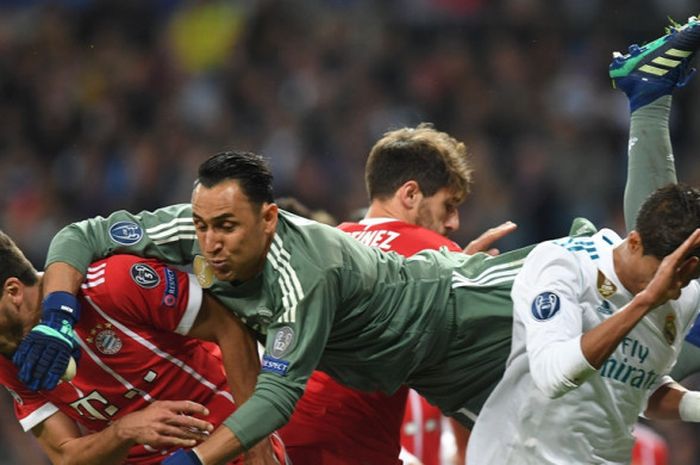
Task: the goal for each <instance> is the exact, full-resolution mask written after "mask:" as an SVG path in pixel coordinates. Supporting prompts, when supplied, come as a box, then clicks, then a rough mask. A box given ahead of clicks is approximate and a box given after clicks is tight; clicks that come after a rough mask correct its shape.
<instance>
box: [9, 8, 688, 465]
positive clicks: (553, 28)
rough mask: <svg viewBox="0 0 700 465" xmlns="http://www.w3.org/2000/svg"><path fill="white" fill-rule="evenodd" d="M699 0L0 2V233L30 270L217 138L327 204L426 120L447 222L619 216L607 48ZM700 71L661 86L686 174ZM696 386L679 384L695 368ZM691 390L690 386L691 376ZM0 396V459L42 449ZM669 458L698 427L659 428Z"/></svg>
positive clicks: (182, 185)
mask: <svg viewBox="0 0 700 465" xmlns="http://www.w3.org/2000/svg"><path fill="white" fill-rule="evenodd" d="M699 12H700V5H698V4H697V2H696V1H695V0H615V1H605V0H547V1H538V0H287V1H272V0H269V1H262V0H261V1H255V0H246V1H243V0H241V1H214V0H211V1H206V0H202V1H184V0H105V1H97V0H64V1H39V0H0V228H2V229H3V230H5V231H6V232H8V233H9V234H10V235H11V236H12V237H14V238H15V239H16V240H17V241H18V242H19V244H20V246H21V247H22V248H23V249H24V250H25V252H27V254H28V256H29V257H30V259H31V260H32V261H33V262H34V263H35V264H36V265H37V267H39V268H41V266H42V263H43V259H44V256H45V251H46V248H47V246H48V243H49V241H50V239H51V237H52V235H53V234H54V233H55V232H56V231H57V230H58V229H59V228H60V227H62V226H63V225H65V224H66V223H68V222H71V221H74V220H78V219H82V218H85V217H89V216H94V215H104V214H107V213H109V212H111V211H112V210H115V209H122V208H123V209H128V210H132V211H138V210H142V209H152V208H156V207H158V206H162V205H166V204H170V203H175V202H186V201H188V200H189V194H190V191H191V187H192V181H193V179H194V177H195V174H196V167H197V166H198V164H199V163H200V162H201V161H203V160H204V159H205V158H206V157H207V156H209V155H211V154H213V153H216V152H218V151H221V150H225V149H245V150H251V151H254V152H258V153H261V154H263V155H265V156H266V157H267V158H268V159H269V160H270V162H271V164H272V167H273V172H274V174H275V176H276V179H275V189H276V193H277V195H278V196H280V197H281V196H294V197H296V198H297V199H299V200H301V201H302V202H303V203H305V204H307V205H308V206H310V207H312V208H321V209H325V210H327V211H328V212H330V213H331V214H332V215H334V216H335V217H336V218H338V219H340V220H343V219H347V218H349V217H351V216H353V215H355V214H356V212H357V210H358V209H360V208H361V207H363V206H365V205H366V204H367V198H366V195H365V191H364V181H363V169H364V161H365V158H366V155H367V153H368V150H369V148H370V147H371V146H372V144H373V143H374V142H375V141H376V140H377V139H378V138H379V137H380V136H381V134H382V133H383V132H385V131H387V130H390V129H395V128H398V127H402V126H406V125H416V124H418V123H420V122H423V121H428V122H432V123H434V125H435V126H436V127H437V128H438V129H440V130H444V131H447V132H449V133H451V134H452V135H454V136H455V137H457V138H459V139H461V140H463V141H465V142H466V143H467V145H468V146H469V148H470V152H471V154H472V156H473V162H474V165H475V167H476V183H475V185H474V188H473V194H472V195H471V197H470V198H469V199H468V200H467V202H466V204H465V206H464V207H463V208H462V226H461V230H460V232H459V233H458V234H456V235H455V236H454V237H453V238H454V239H455V240H457V241H458V242H460V243H463V244H466V242H468V241H469V240H470V239H471V238H473V237H475V236H476V235H478V233H480V232H481V231H483V230H485V229H486V228H488V227H491V226H493V225H495V224H497V223H500V222H502V221H505V220H507V219H510V220H513V221H515V222H517V223H518V224H519V225H520V228H519V230H518V232H517V233H516V234H514V235H513V236H512V237H510V238H508V239H507V240H504V241H503V243H502V244H500V246H501V249H502V250H503V249H508V248H512V247H516V246H520V245H523V244H526V243H530V242H534V241H539V240H543V239H548V238H552V237H556V236H561V235H565V234H566V232H567V231H568V226H569V224H570V221H571V219H572V218H573V217H574V216H585V217H588V218H590V219H591V220H593V221H594V222H595V223H596V224H605V225H608V226H612V227H614V228H616V229H617V230H618V231H620V232H624V225H623V222H622V210H621V205H622V192H623V188H624V179H625V169H626V145H627V142H626V141H627V129H628V109H627V103H626V99H625V98H624V96H623V95H621V94H620V93H619V92H617V91H615V90H613V89H612V88H611V86H610V81H609V79H608V76H607V66H608V64H609V62H610V57H611V52H612V51H613V50H625V49H626V47H627V45H629V44H631V43H634V42H637V43H643V42H645V41H649V40H651V39H654V38H656V37H658V36H659V35H661V34H662V33H663V28H664V26H665V25H666V24H667V22H668V20H667V17H672V18H674V19H676V20H678V21H680V22H684V21H685V19H686V18H687V16H689V15H692V14H696V13H699ZM699 89H700V81H699V80H697V79H696V80H695V81H693V82H691V85H689V86H688V88H686V89H683V90H681V91H679V92H677V93H676V97H675V100H674V113H673V121H672V126H673V131H672V134H673V140H674V148H675V150H674V151H675V155H676V158H677V164H678V167H679V177H680V179H681V180H683V181H686V182H689V183H691V184H695V185H699V184H700V157H698V156H697V154H698V146H699V144H698V142H700V90H699ZM690 382H691V383H693V380H690ZM696 384H697V383H696ZM5 394H6V393H4V392H3V393H2V394H0V415H1V416H2V420H3V421H2V422H0V464H3V465H5V464H8V465H9V464H17V465H39V464H42V463H45V462H44V459H42V458H40V457H41V454H40V453H39V454H38V453H37V451H36V448H35V447H34V446H26V441H25V437H26V436H27V435H24V434H23V433H21V432H19V429H18V425H17V424H16V421H15V420H14V416H13V414H12V408H11V403H10V401H9V396H6V395H5ZM654 427H655V428H656V429H657V431H660V432H661V433H662V434H663V435H664V436H666V437H667V438H668V439H669V441H670V443H671V446H672V454H673V455H672V464H673V465H695V464H699V463H700V446H699V445H698V444H700V440H699V439H700V430H699V429H698V428H697V427H695V426H692V425H685V426H679V425H678V424H675V423H660V424H654Z"/></svg>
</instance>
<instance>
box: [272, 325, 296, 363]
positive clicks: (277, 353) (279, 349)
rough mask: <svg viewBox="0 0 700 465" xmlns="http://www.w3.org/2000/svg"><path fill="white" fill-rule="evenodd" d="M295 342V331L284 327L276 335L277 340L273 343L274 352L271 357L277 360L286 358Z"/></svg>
mask: <svg viewBox="0 0 700 465" xmlns="http://www.w3.org/2000/svg"><path fill="white" fill-rule="evenodd" d="M293 340H294V330H293V329H292V328H290V327H289V326H284V327H282V328H280V329H278V330H277V332H276V333H275V340H274V342H273V343H272V350H271V351H270V355H272V356H273V357H275V358H280V357H282V356H284V354H286V353H287V351H288V350H289V347H290V346H291V345H292V341H293Z"/></svg>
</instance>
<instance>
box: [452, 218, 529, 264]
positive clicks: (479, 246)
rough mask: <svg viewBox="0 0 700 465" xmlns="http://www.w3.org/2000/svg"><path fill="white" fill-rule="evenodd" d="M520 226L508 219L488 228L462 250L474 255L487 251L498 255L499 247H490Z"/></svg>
mask: <svg viewBox="0 0 700 465" xmlns="http://www.w3.org/2000/svg"><path fill="white" fill-rule="evenodd" d="M517 228H518V225H516V224H515V223H513V222H512V221H506V222H505V223H503V224H500V225H498V226H496V227H494V228H491V229H488V230H487V231H486V232H484V233H482V234H481V236H479V237H477V238H476V239H474V240H473V241H471V242H470V243H469V245H467V246H466V247H465V248H464V250H463V251H462V252H464V253H465V254H467V255H474V254H475V253H477V252H485V253H487V254H489V255H493V256H495V255H498V254H499V253H501V252H500V251H499V250H498V249H497V248H495V247H493V248H489V247H491V244H493V243H494V242H496V241H498V240H499V239H502V238H504V237H505V236H507V235H508V234H510V233H512V232H513V231H515V230H516V229H517Z"/></svg>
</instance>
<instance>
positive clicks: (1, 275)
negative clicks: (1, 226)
mask: <svg viewBox="0 0 700 465" xmlns="http://www.w3.org/2000/svg"><path fill="white" fill-rule="evenodd" d="M8 278H17V279H19V280H20V281H22V283H23V284H25V285H27V286H33V285H35V284H36V283H37V282H38V281H39V276H38V275H37V272H36V269H34V266H32V264H31V262H30V261H29V260H27V257H25V256H24V254H23V253H22V251H21V250H20V249H19V247H17V244H15V242H14V241H13V240H12V239H11V238H10V236H8V235H7V234H5V233H4V232H3V231H0V283H2V284H3V285H4V283H5V281H7V279H8ZM2 292H4V290H3V291H1V292H0V295H2Z"/></svg>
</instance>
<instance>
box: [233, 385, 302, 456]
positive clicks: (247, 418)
mask: <svg viewBox="0 0 700 465" xmlns="http://www.w3.org/2000/svg"><path fill="white" fill-rule="evenodd" d="M288 420H289V418H288V417H286V416H285V415H283V414H282V413H280V412H279V411H278V410H277V409H276V408H275V407H274V406H273V405H272V404H271V403H270V402H268V401H266V400H265V399H260V398H256V397H255V396H253V397H251V398H250V399H248V400H247V401H246V402H245V403H243V405H241V406H240V407H239V408H238V409H237V410H236V411H235V412H234V413H233V414H232V415H231V416H229V417H228V418H227V419H226V420H224V425H225V426H226V427H227V428H228V429H230V430H231V431H232V432H233V434H235V435H236V437H237V438H238V440H239V441H240V442H241V445H242V446H243V448H245V449H246V450H248V449H250V448H251V447H253V446H254V445H255V444H257V443H258V442H260V440H262V439H263V438H266V437H267V436H268V435H269V434H270V433H272V432H273V431H275V430H276V429H277V428H280V427H281V426H283V425H284V424H285V423H286V422H287V421H288Z"/></svg>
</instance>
